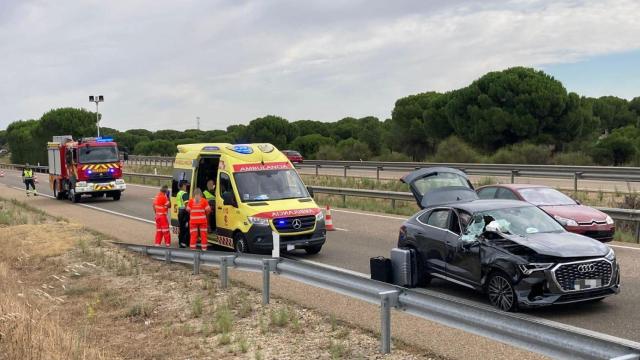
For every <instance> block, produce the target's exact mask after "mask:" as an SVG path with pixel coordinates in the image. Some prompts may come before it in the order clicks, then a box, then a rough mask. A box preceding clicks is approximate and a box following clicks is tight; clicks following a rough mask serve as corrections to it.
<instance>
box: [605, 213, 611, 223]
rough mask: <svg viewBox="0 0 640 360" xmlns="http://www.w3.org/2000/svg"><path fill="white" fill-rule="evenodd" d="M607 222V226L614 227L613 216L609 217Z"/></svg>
mask: <svg viewBox="0 0 640 360" xmlns="http://www.w3.org/2000/svg"><path fill="white" fill-rule="evenodd" d="M605 221H606V222H607V224H609V225H613V219H612V218H611V216H609V215H607V218H606V219H605Z"/></svg>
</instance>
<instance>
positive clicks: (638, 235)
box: [636, 222, 640, 244]
mask: <svg viewBox="0 0 640 360" xmlns="http://www.w3.org/2000/svg"><path fill="white" fill-rule="evenodd" d="M636 242H637V243H639V244H640V222H636Z"/></svg>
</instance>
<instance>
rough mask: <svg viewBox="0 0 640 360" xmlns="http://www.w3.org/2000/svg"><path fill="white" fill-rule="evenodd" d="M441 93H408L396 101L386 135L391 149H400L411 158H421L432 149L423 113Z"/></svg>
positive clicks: (432, 143)
mask: <svg viewBox="0 0 640 360" xmlns="http://www.w3.org/2000/svg"><path fill="white" fill-rule="evenodd" d="M441 95H442V94H440V93H435V92H428V93H423V94H417V95H410V96H407V97H404V98H401V99H398V100H397V101H396V104H395V106H394V108H393V112H392V113H391V121H390V126H389V135H388V140H389V145H390V146H391V149H392V150H396V151H402V152H404V153H405V154H407V155H409V156H411V157H412V158H413V160H423V159H424V157H425V155H426V154H427V153H428V152H429V151H430V150H431V149H433V146H434V142H433V141H432V140H431V139H430V137H429V134H428V133H427V129H426V128H425V125H424V118H423V115H424V112H425V110H426V109H427V108H428V107H429V106H430V103H431V102H432V101H434V100H436V99H437V98H438V97H440V96H441Z"/></svg>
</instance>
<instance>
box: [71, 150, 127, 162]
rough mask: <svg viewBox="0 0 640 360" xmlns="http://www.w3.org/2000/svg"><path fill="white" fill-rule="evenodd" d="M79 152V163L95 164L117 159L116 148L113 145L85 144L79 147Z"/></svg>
mask: <svg viewBox="0 0 640 360" xmlns="http://www.w3.org/2000/svg"><path fill="white" fill-rule="evenodd" d="M78 152H79V153H80V157H79V160H80V163H81V164H97V163H108V162H117V161H118V148H116V147H115V146H87V147H81V148H80V149H79V151H78Z"/></svg>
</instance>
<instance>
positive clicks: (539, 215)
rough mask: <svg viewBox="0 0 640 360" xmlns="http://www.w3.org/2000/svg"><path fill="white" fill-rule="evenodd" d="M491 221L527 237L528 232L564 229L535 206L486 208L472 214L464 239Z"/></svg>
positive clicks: (472, 235) (476, 232)
mask: <svg viewBox="0 0 640 360" xmlns="http://www.w3.org/2000/svg"><path fill="white" fill-rule="evenodd" d="M492 222H495V224H494V225H498V226H499V229H500V231H501V232H503V233H505V234H513V235H519V236H522V237H527V236H529V235H530V234H537V233H555V232H563V231H564V228H563V227H562V226H561V225H560V224H558V222H557V221H555V220H553V219H552V218H551V217H550V216H549V215H547V213H545V212H544V211H542V210H540V209H538V208H537V207H535V206H523V207H515V208H508V209H498V210H487V211H482V212H478V213H475V214H473V220H472V222H471V223H470V224H469V226H467V228H466V230H465V233H464V234H463V238H464V239H465V240H473V239H475V238H476V237H477V236H479V235H481V234H482V233H483V232H484V231H485V229H486V227H487V225H488V224H490V223H492Z"/></svg>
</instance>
